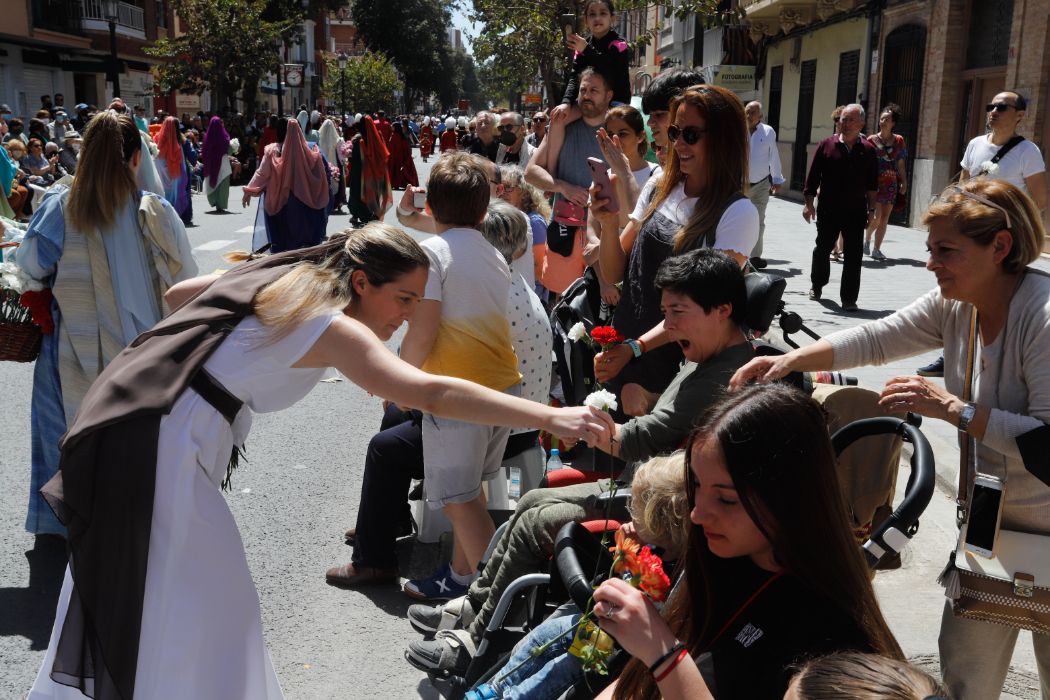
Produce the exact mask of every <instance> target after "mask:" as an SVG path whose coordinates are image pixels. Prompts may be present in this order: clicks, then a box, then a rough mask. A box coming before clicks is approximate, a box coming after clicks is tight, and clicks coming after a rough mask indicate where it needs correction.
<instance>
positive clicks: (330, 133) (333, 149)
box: [317, 119, 346, 214]
mask: <svg viewBox="0 0 1050 700" xmlns="http://www.w3.org/2000/svg"><path fill="white" fill-rule="evenodd" d="M342 145H343V139H342V138H341V137H340V136H339V131H338V130H337V129H336V128H335V122H333V121H332V120H331V119H325V120H324V123H323V124H321V129H320V131H319V132H318V136H317V147H318V148H319V149H320V151H321V155H323V156H324V157H325V160H327V161H328V164H329V165H331V166H332V167H334V168H337V169H338V170H339V181H338V182H337V183H336V184H335V186H334V189H335V197H334V202H333V207H334V208H333V209H332V213H333V214H342V213H343V205H344V204H346V178H345V177H344V175H343V172H344V170H345V168H344V167H343V165H344V163H343V157H342V156H341V155H340V154H339V151H340V148H341V147H342Z"/></svg>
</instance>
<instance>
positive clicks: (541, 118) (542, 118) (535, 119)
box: [532, 117, 547, 122]
mask: <svg viewBox="0 0 1050 700" xmlns="http://www.w3.org/2000/svg"><path fill="white" fill-rule="evenodd" d="M532 121H534V122H545V121H547V117H533V118H532Z"/></svg>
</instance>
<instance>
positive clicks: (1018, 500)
mask: <svg viewBox="0 0 1050 700" xmlns="http://www.w3.org/2000/svg"><path fill="white" fill-rule="evenodd" d="M923 223H924V224H926V225H928V226H929V235H928V236H927V239H926V245H927V249H928V250H929V251H930V257H929V261H928V262H927V263H926V267H927V269H928V270H930V271H931V272H933V273H934V275H935V276H936V277H937V287H936V288H935V289H933V290H932V291H930V292H929V293H927V294H925V295H924V296H922V297H920V298H919V299H916V300H915V301H914V302H912V303H911V304H910V305H909V306H907V307H905V308H903V309H901V310H900V311H898V312H896V313H894V314H893V315H891V316H888V317H887V318H884V319H880V320H878V321H873V322H870V323H865V324H863V325H861V326H858V327H856V328H851V329H849V330H844V331H839V332H837V333H833V334H831V335H829V336H828V337H827V338H825V339H824V340H820V341H817V342H816V343H814V344H812V345H809V346H806V347H804V348H800V349H798V350H794V351H792V352H789V353H788V354H786V355H782V356H778V357H768V356H766V357H756V358H755V359H754V360H752V361H751V362H749V363H748V364H747V365H745V366H744V367H742V368H741V369H740V370H739V371H738V372H737V373H736V375H734V377H733V379H732V380H731V382H730V387H731V388H734V387H739V386H742V385H744V384H746V383H748V382H750V381H754V380H758V381H772V380H774V379H779V378H780V377H783V376H784V375H786V374H787V373H788V372H791V371H810V370H822V369H836V370H838V369H846V368H849V367H857V366H860V365H871V364H874V365H881V364H884V363H887V362H891V361H894V360H899V359H902V358H906V357H910V356H913V355H918V354H921V353H923V352H927V351H930V350H936V349H939V348H941V347H943V348H944V360H945V371H944V387H941V386H939V385H938V384H935V383H934V382H932V381H930V380H929V379H927V378H924V377H918V376H899V377H893V378H892V379H890V380H889V381H887V382H886V387H885V388H884V389H883V391H882V395H881V398H880V401H879V403H880V404H881V405H882V406H883V407H884V408H885V409H886V410H888V411H913V412H915V413H919V414H922V415H924V416H927V417H930V418H939V419H941V420H944V421H948V422H949V423H951V424H952V425H954V426H956V427H957V428H958V429H959V430H960V432H961V433H965V434H967V435H968V436H969V437H972V438H973V439H975V440H976V444H977V452H976V467H977V471H978V472H980V473H982V474H990V475H993V476H997V477H999V478H1001V479H1003V480H1004V482H1005V483H1006V500H1005V505H1004V508H1003V516H1002V526H1001V527H1002V528H1003V529H1007V530H1019V531H1023V532H1030V533H1036V534H1044V535H1045V534H1050V486H1048V485H1047V484H1046V483H1044V482H1043V481H1041V480H1040V479H1039V478H1037V477H1036V476H1035V475H1033V474H1032V473H1030V472H1029V471H1028V470H1027V469H1026V468H1025V464H1024V462H1023V460H1022V458H1021V453H1020V451H1019V449H1018V446H1017V442H1016V438H1017V437H1018V436H1019V435H1022V434H1024V433H1027V432H1029V431H1031V430H1034V429H1037V428H1041V427H1043V426H1045V425H1047V424H1048V423H1050V276H1048V275H1046V274H1045V273H1042V272H1039V271H1037V270H1034V269H1032V268H1030V267H1028V265H1030V264H1031V263H1032V262H1033V261H1035V260H1036V259H1038V257H1039V254H1040V252H1041V251H1042V249H1043V237H1044V230H1043V224H1042V217H1041V216H1040V213H1039V211H1038V210H1037V209H1036V207H1035V205H1034V204H1033V203H1032V200H1030V199H1029V198H1028V196H1027V195H1025V194H1024V193H1022V192H1021V191H1020V190H1019V189H1017V188H1016V187H1014V186H1013V185H1011V184H1009V183H1007V182H1005V181H1002V180H988V179H983V178H982V179H976V180H970V181H968V182H965V183H963V184H961V185H953V186H950V187H949V188H948V189H947V190H945V191H944V193H943V194H942V195H941V197H940V198H939V199H938V200H937V201H935V202H934V203H933V204H932V205H931V206H930V208H929V210H928V211H927V212H926V214H925V215H924V216H923ZM975 308H976V310H977V319H978V321H977V329H978V333H977V336H978V339H977V354H976V359H975V363H974V373H973V376H974V379H973V388H972V392H971V394H970V395H971V397H972V400H971V401H968V402H967V401H963V399H962V396H963V385H964V384H965V383H966V355H967V347H968V342H969V329H970V318H971V313H972V310H973V309H975ZM971 483H972V474H971ZM1016 639H1017V630H1016V629H1014V628H1010V627H1004V626H1000V625H994V624H990V623H985V622H977V621H972V620H966V619H963V618H958V617H955V616H954V615H953V614H952V610H951V604H950V602H949V603H948V604H946V605H945V610H944V615H943V618H942V620H941V634H940V651H941V668H942V669H943V670H944V680H945V683H946V684H947V685H948V687H949V690H950V691H951V695H952V697H953V698H956V700H968V699H970V698H990V697H998V696H999V692H1000V689H1001V688H1002V685H1003V681H1004V680H1005V678H1006V673H1007V669H1008V667H1009V663H1010V658H1011V656H1012V653H1013V648H1014V644H1015V642H1016ZM1033 641H1034V646H1035V653H1036V658H1037V661H1038V665H1039V672H1040V677H1041V679H1042V685H1043V687H1044V688H1047V687H1050V635H1043V634H1033Z"/></svg>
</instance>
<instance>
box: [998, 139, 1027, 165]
mask: <svg viewBox="0 0 1050 700" xmlns="http://www.w3.org/2000/svg"><path fill="white" fill-rule="evenodd" d="M1022 141H1024V136H1020V135H1018V136H1014V137H1013V138H1012V139H1010V140H1009V141H1007V142H1006V143H1004V144H1003V146H1002V148H1000V149H999V151H998V152H997V153H996V154H995V155H994V156H992V162H993V163H998V162H999V161H1001V160H1002V159H1003V158H1005V157H1006V154H1007V153H1009V152H1010V151H1012V150H1013V148H1014V146H1016V145H1017V144H1019V143H1021V142H1022Z"/></svg>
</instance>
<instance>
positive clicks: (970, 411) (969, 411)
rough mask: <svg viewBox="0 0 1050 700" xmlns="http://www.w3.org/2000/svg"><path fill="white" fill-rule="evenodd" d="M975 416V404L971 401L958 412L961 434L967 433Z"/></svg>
mask: <svg viewBox="0 0 1050 700" xmlns="http://www.w3.org/2000/svg"><path fill="white" fill-rule="evenodd" d="M976 414H977V404H975V403H974V402H972V401H968V402H967V403H966V404H965V405H964V406H963V407H962V410H961V411H959V430H960V431H961V432H964V433H965V432H967V430H968V429H969V427H970V422H971V421H972V420H973V417H974V416H975V415H976Z"/></svg>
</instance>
